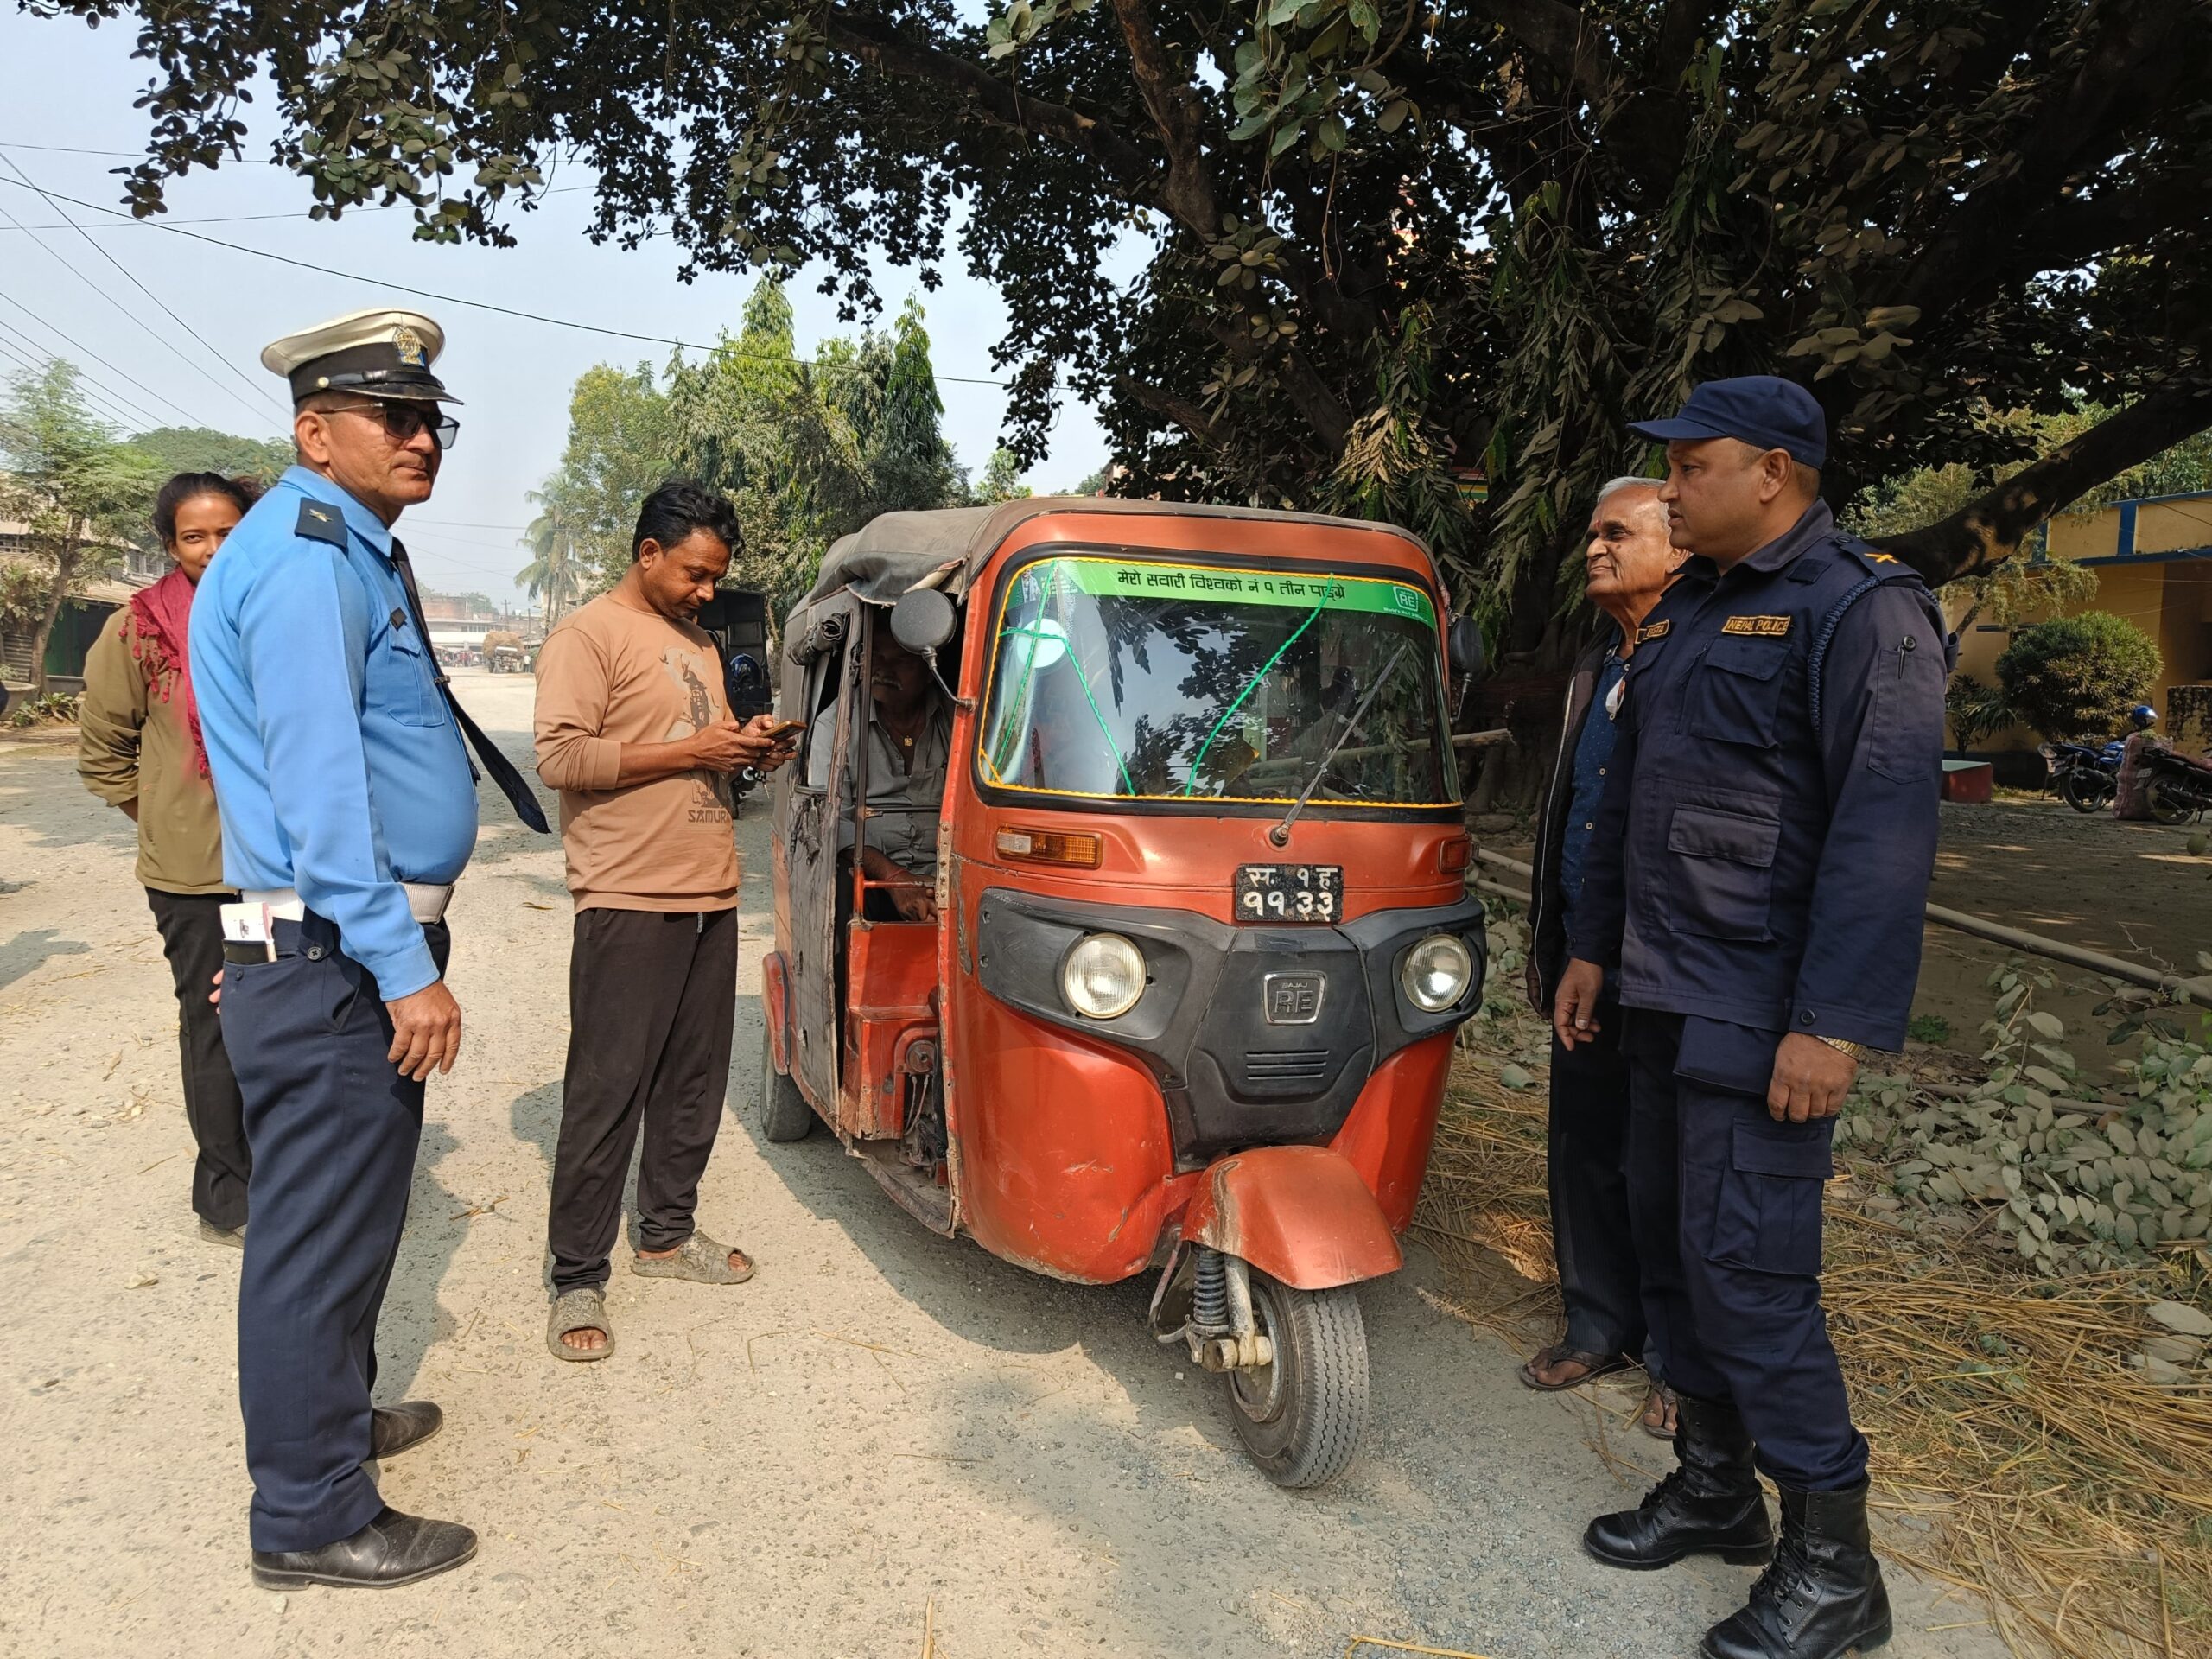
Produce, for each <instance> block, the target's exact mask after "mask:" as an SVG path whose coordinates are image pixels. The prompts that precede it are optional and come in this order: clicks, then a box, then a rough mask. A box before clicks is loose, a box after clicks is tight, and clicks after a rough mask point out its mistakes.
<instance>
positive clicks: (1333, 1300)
mask: <svg viewBox="0 0 2212 1659" xmlns="http://www.w3.org/2000/svg"><path fill="white" fill-rule="evenodd" d="M1252 1314H1253V1318H1254V1319H1255V1320H1256V1321H1257V1322H1258V1324H1259V1327H1260V1334H1261V1335H1262V1336H1264V1337H1267V1338H1269V1339H1270V1340H1271V1341H1272V1342H1273V1343H1274V1363H1273V1364H1269V1365H1262V1366H1259V1367H1257V1368H1255V1369H1254V1370H1245V1371H1230V1372H1229V1373H1227V1376H1226V1381H1227V1383H1228V1388H1229V1410H1230V1416H1231V1417H1232V1418H1233V1419H1234V1420H1235V1421H1236V1438H1237V1439H1238V1440H1242V1441H1243V1442H1244V1449H1245V1451H1247V1452H1249V1453H1250V1454H1251V1457H1252V1461H1253V1462H1255V1463H1256V1464H1258V1465H1260V1470H1261V1472H1262V1473H1263V1474H1264V1475H1266V1476H1267V1478H1268V1479H1269V1480H1272V1481H1273V1482H1274V1484H1276V1485H1278V1486H1287V1487H1291V1488H1294V1489H1296V1488H1303V1487H1309V1486H1320V1485H1325V1484H1327V1483H1328V1482H1330V1481H1332V1480H1334V1479H1335V1478H1337V1477H1338V1475H1340V1474H1342V1473H1343V1472H1344V1468H1345V1466H1346V1465H1348V1464H1350V1463H1351V1459H1352V1454H1353V1453H1354V1452H1357V1451H1358V1450H1359V1440H1360V1436H1361V1435H1363V1433H1366V1432H1367V1411H1368V1381H1367V1326H1366V1324H1365V1322H1364V1321H1363V1319H1361V1318H1360V1313H1359V1298H1358V1296H1357V1294H1355V1293H1354V1291H1353V1290H1352V1287H1351V1286H1350V1285H1340V1286H1338V1287H1337V1288H1335V1289H1333V1290H1293V1289H1292V1288H1291V1287H1289V1286H1287V1285H1282V1284H1278V1283H1276V1282H1275V1281H1274V1280H1273V1279H1270V1278H1268V1275H1267V1274H1263V1273H1261V1272H1259V1271H1258V1270H1257V1269H1256V1268H1255V1269H1254V1271H1253V1273H1252Z"/></svg>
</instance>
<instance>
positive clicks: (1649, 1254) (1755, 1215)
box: [1553, 376, 1947, 1659]
mask: <svg viewBox="0 0 2212 1659" xmlns="http://www.w3.org/2000/svg"><path fill="white" fill-rule="evenodd" d="M1630 430H1631V431H1634V432H1637V433H1639V434H1641V435H1643V436H1646V437H1649V438H1652V439H1655V440H1656V441H1659V442H1663V443H1665V444H1666V446H1667V481H1666V483H1665V485H1664V486H1663V487H1662V491H1661V496H1660V499H1662V500H1663V501H1664V502H1665V503H1666V504H1667V510H1668V517H1669V533H1670V536H1671V538H1672V539H1673V541H1674V543H1675V545H1676V546H1678V547H1682V548H1687V549H1688V550H1689V551H1690V552H1691V554H1692V557H1691V558H1690V559H1689V560H1688V563H1686V564H1685V565H1684V567H1683V573H1682V575H1681V579H1680V580H1679V581H1678V582H1676V583H1675V586H1674V588H1672V589H1671V590H1670V591H1669V594H1668V595H1667V597H1666V598H1665V599H1663V600H1662V601H1660V603H1659V605H1658V606H1657V607H1656V608H1655V609H1654V611H1653V612H1652V613H1651V616H1650V619H1649V620H1648V621H1647V622H1646V623H1645V625H1644V627H1643V632H1642V633H1641V634H1640V636H1639V640H1640V643H1639V645H1638V646H1637V652H1636V656H1635V658H1634V660H1633V661H1632V663H1631V664H1630V669H1629V672H1628V676H1627V679H1626V683H1625V690H1624V702H1623V707H1622V710H1621V715H1620V719H1619V721H1618V727H1619V735H1618V741H1617V745H1616V747H1615V750H1614V763H1613V765H1612V766H1611V778H1610V779H1608V785H1607V789H1606V792H1605V797H1604V800H1603V803H1602V804H1601V806H1600V808H1599V822H1598V829H1597V833H1596V834H1595V835H1593V836H1592V838H1591V849H1592V850H1591V854H1590V861H1589V865H1588V868H1587V871H1586V877H1585V882H1584V887H1583V893H1582V902H1581V903H1580V905H1579V906H1577V907H1576V910H1575V914H1574V920H1573V931H1572V936H1571V938H1569V940H1568V954H1569V956H1570V957H1571V958H1572V960H1571V961H1570V963H1569V964H1568V967H1567V972H1566V974H1565V975H1564V976H1562V979H1561V982H1560V988H1559V992H1558V994H1557V996H1556V998H1555V1000H1554V1005H1553V1020H1554V1028H1555V1029H1556V1030H1557V1032H1558V1033H1559V1037H1560V1041H1561V1042H1562V1043H1563V1044H1566V1045H1567V1046H1570V1047H1571V1046H1573V1045H1574V1044H1575V1043H1576V1042H1578V1041H1586V1040H1588V1039H1589V1037H1590V1036H1591V1034H1592V1032H1593V1031H1594V1029H1595V1027H1596V1013H1595V1010H1596V1008H1597V1004H1598V997H1599V989H1600V987H1601V985H1602V984H1603V982H1604V980H1605V975H1606V972H1607V970H1608V969H1611V970H1613V971H1614V972H1615V974H1616V976H1617V977H1616V980H1615V982H1616V983H1617V984H1618V988H1619V995H1620V1001H1621V1004H1622V1007H1623V1013H1622V1015H1621V1019H1622V1020H1623V1026H1624V1030H1623V1039H1624V1041H1623V1047H1624V1052H1626V1053H1627V1054H1628V1055H1629V1056H1630V1063H1631V1066H1632V1068H1633V1069H1632V1071H1631V1076H1630V1129H1629V1181H1630V1226H1631V1230H1633V1232H1634V1234H1635V1236H1636V1241H1637V1255H1638V1256H1639V1258H1640V1261H1641V1262H1642V1266H1643V1295H1644V1301H1645V1316H1646V1319H1647V1320H1648V1322H1649V1325H1650V1327H1651V1331H1652V1333H1653V1335H1654V1336H1655V1337H1656V1338H1657V1339H1658V1340H1659V1342H1660V1344H1661V1346H1662V1350H1663V1351H1664V1352H1665V1354H1666V1356H1667V1373H1668V1380H1669V1382H1670V1383H1673V1384H1674V1385H1675V1387H1676V1388H1677V1389H1679V1390H1680V1392H1681V1429H1680V1431H1679V1433H1677V1435H1676V1436H1675V1453H1676V1456H1677V1458H1678V1459H1679V1463H1680V1467H1678V1468H1677V1469H1675V1471H1674V1472H1672V1473H1671V1474H1669V1476H1668V1477H1667V1478H1666V1479H1665V1480H1664V1481H1662V1482H1661V1483H1660V1484H1659V1485H1658V1487H1657V1488H1656V1489H1655V1490H1654V1491H1652V1492H1651V1494H1650V1495H1649V1497H1646V1498H1645V1499H1644V1501H1643V1505H1642V1507H1641V1508H1639V1509H1637V1510H1630V1511H1627V1512H1625V1513H1623V1514H1618V1515H1607V1516H1599V1518H1598V1519H1597V1520H1596V1521H1594V1522H1592V1523H1591V1525H1590V1527H1589V1529H1588V1531H1587V1532H1586V1534H1585V1535H1584V1546H1585V1548H1586V1549H1588V1551H1589V1552H1590V1553H1591V1554H1592V1555H1594V1556H1595V1557H1597V1558H1598V1559H1599V1560H1602V1561H1605V1562H1607V1563H1609V1564H1611V1565H1612V1566H1615V1567H1633V1568H1649V1567H1664V1566H1667V1565H1668V1564H1669V1563H1670V1562H1673V1561H1675V1560H1680V1559H1681V1558H1682V1557H1683V1556H1685V1555H1688V1554H1717V1555H1719V1556H1720V1557H1721V1558H1722V1559H1723V1560H1731V1561H1743V1562H1758V1561H1765V1562H1769V1563H1770V1565H1769V1566H1768V1567H1767V1570H1766V1572H1765V1573H1763V1574H1762V1575H1761V1576H1760V1578H1759V1580H1758V1582H1757V1584H1755V1585H1754V1586H1753V1587H1752V1590H1751V1596H1750V1599H1749V1600H1748V1602H1747V1604H1746V1605H1745V1606H1744V1607H1743V1608H1742V1609H1741V1610H1739V1611H1737V1612H1736V1613H1734V1614H1733V1615H1732V1616H1731V1617H1730V1618H1727V1619H1726V1620H1724V1621H1722V1622H1721V1623H1720V1624H1717V1625H1715V1626H1714V1627H1713V1629H1712V1630H1709V1631H1708V1632H1707V1634H1706V1637H1705V1641H1704V1644H1703V1648H1702V1649H1701V1651H1702V1652H1703V1653H1704V1654H1705V1655H1707V1659H1752V1656H1761V1659H1766V1656H1774V1659H1779V1656H1783V1655H1788V1656H1790V1659H1834V1656H1839V1655H1841V1654H1843V1653H1845V1652H1846V1651H1847V1650H1849V1649H1854V1648H1856V1649H1866V1648H1872V1647H1874V1646H1876V1645H1878V1644H1879V1643H1882V1642H1884V1641H1885V1640H1887V1639H1888V1637H1889V1635H1890V1622H1891V1621H1890V1608H1889V1601H1888V1598H1887V1596H1886V1593H1885V1591H1884V1589H1883V1586H1882V1575H1881V1570H1880V1568H1879V1567H1878V1565H1877V1564H1876V1562H1875V1560H1874V1557H1873V1554H1872V1548H1871V1547H1870V1545H1869V1543H1868V1540H1867V1532H1866V1440H1864V1438H1862V1437H1861V1436H1860V1435H1859V1433H1858V1431H1857V1430H1856V1429H1854V1428H1853V1427H1852V1424H1851V1414H1850V1405H1849V1402H1848V1400H1847V1397H1846V1395H1845V1391H1844V1383H1843V1374H1842V1371H1841V1370H1840V1367H1839V1366H1838V1364H1837V1363H1836V1357H1835V1350H1834V1347H1833V1346H1832V1345H1831V1344H1830V1343H1829V1341H1828V1333H1827V1319H1826V1318H1825V1317H1824V1315H1823V1314H1822V1313H1821V1284H1820V1272H1821V1184H1822V1182H1823V1181H1824V1180H1825V1179H1827V1176H1828V1174H1829V1173H1830V1163H1829V1142H1830V1139H1831V1137H1832V1135H1833V1133H1834V1123H1835V1116H1834V1115H1835V1113H1836V1111H1837V1109H1839V1108H1840V1106H1841V1104H1842V1103H1843V1098H1844V1096H1845V1094H1846V1092H1847V1090H1848V1089H1849V1088H1850V1086H1851V1080H1852V1077H1853V1074H1854V1072H1855V1071H1856V1069H1857V1066H1858V1062H1859V1057H1860V1054H1861V1052H1862V1047H1861V1046H1862V1045H1864V1046H1871V1047H1875V1048H1884V1049H1898V1048H1902V1047H1903V1046H1904V1034H1905V1020H1906V1015H1907V1013H1908V1010H1909V1009H1910V1007H1911V1003H1912V993H1913V986H1914V982H1915V981H1916V979H1917V977H1918V976H1919V971H1920V942H1921V928H1922V905H1923V901H1924V900H1925V899H1926V896H1927V891H1928V880H1929V871H1930V868H1931V867H1932V865H1933V863H1934V861H1935V852H1936V796H1937V787H1938V777H1939V772H1940V767H1941V764H1942V721H1943V683H1944V680H1945V678H1946V674H1947V661H1946V658H1947V639H1946V634H1945V630H1944V626H1943V620H1942V613H1941V612H1940V611H1939V610H1938V609H1937V608H1936V601H1935V600H1934V599H1933V598H1932V597H1931V596H1930V595H1929V592H1928V589H1927V588H1926V587H1925V586H1924V585H1923V583H1922V582H1921V580H1920V578H1919V577H1918V576H1917V575H1914V574H1913V573H1912V572H1911V571H1910V570H1909V569H1906V567H1905V566H1904V565H1903V564H1901V563H1897V560H1895V559H1894V558H1892V557H1891V556H1889V555H1887V554H1885V553H1881V552H1878V551H1876V550H1873V549H1872V548H1869V547H1867V546H1866V545H1865V544H1864V543H1860V542H1858V541H1855V540H1853V538H1851V537H1847V536H1845V535H1842V534H1840V533H1839V532H1838V531H1837V530H1836V528H1835V524H1834V519H1833V518H1831V517H1830V515H1829V512H1828V509H1827V506H1826V505H1824V504H1823V503H1822V502H1821V499H1820V494H1819V489H1820V471H1819V469H1820V467H1821V463H1822V461H1824V460H1825V459H1826V453H1827V428H1826V423H1825V421H1824V420H1823V418H1822V416H1821V410H1820V406H1819V405H1818V404H1816V403H1815V401H1814V400H1813V398H1812V397H1811V396H1810V395H1809V394H1808V392H1806V391H1804V390H1803V389H1802V387H1799V386H1797V385H1793V384H1791V383H1789V382H1788V381H1784V380H1780V379H1776V378H1771V377H1766V376H1758V377H1753V378H1745V379H1738V380H1721V381H1713V382H1710V383H1708V384H1707V385H1701V386H1700V387H1698V388H1697V389H1696V390H1695V391H1694V392H1692V393H1691V395H1690V397H1689V400H1688V404H1686V405H1685V406H1684V408H1683V409H1682V411H1681V414H1680V415H1679V416H1676V417H1675V419H1673V420H1669V421H1657V422H1652V423H1646V424H1643V425H1637V426H1634V427H1631V428H1630ZM1760 1471H1764V1472H1765V1473H1766V1474H1767V1475H1768V1476H1769V1477H1770V1478H1772V1479H1773V1481H1774V1483H1775V1484H1776V1485H1777V1487H1778V1488H1779V1489H1780V1491H1781V1494H1782V1534H1781V1538H1780V1541H1779V1542H1778V1544H1777V1541H1776V1539H1775V1535H1774V1532H1773V1529H1772V1526H1771V1523H1770V1521H1769V1519H1768V1516H1767V1511H1766V1506H1765V1503H1764V1499H1763V1497H1761V1494H1760V1488H1759V1482H1758V1474H1759V1472H1760Z"/></svg>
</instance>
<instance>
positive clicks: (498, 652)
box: [484, 628, 530, 674]
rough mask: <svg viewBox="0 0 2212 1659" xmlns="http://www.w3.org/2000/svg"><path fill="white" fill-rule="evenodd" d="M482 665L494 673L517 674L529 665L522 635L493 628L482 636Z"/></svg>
mask: <svg viewBox="0 0 2212 1659" xmlns="http://www.w3.org/2000/svg"><path fill="white" fill-rule="evenodd" d="M484 665H485V666H486V668H488V669H490V670H491V671H493V673H494V674H519V673H521V672H522V671H524V669H525V668H527V667H529V666H530V658H529V656H528V654H527V653H526V652H524V649H523V643H522V635H520V634H518V633H510V632H506V631H505V630H504V629H500V628H494V629H493V630H492V631H491V632H489V633H487V634H486V635H485V636H484Z"/></svg>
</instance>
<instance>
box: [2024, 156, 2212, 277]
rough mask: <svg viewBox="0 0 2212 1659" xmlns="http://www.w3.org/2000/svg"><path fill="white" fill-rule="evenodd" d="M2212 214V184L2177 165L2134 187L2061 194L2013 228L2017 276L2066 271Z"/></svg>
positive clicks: (2108, 187) (2197, 221)
mask: <svg viewBox="0 0 2212 1659" xmlns="http://www.w3.org/2000/svg"><path fill="white" fill-rule="evenodd" d="M2208 218H2212V183H2208V182H2207V181H2206V178H2205V175H2203V174H2202V173H2201V172H2195V171H2190V170H2188V169H2185V168H2175V169H2173V170H2172V171H2170V172H2167V173H2164V174H2162V175H2159V176H2158V177H2157V178H2154V179H2149V180H2145V181H2143V182H2142V183H2139V184H2136V185H2133V186H2107V187H2102V188H2099V190H2098V191H2097V192H2096V194H2094V195H2091V196H2088V197H2087V198H2083V197H2081V196H2073V195H2069V196H2065V197H2063V198H2061V199H2060V200H2057V201H2055V202H2053V203H2051V204H2050V206H2049V207H2045V208H2044V210H2043V211H2042V212H2041V213H2037V214H2036V215H2035V216H2034V217H2033V218H2032V219H2029V220H2028V221H2027V222H2026V223H2024V224H2023V225H2021V226H2018V229H2017V230H2016V231H2015V232H2014V236H2015V238H2016V239H2015V241H2014V244H2013V245H2014V248H2015V250H2016V255H2017V257H2015V258H2014V259H2013V260H2012V262H2011V264H2012V270H2013V271H2014V273H2015V274H2016V275H2018V276H2023V277H2032V276H2034V275H2036V274H2037V272H2039V271H2045V270H2070V269H2072V268H2073V267H2075V266H2076V265H2081V264H2087V263H2088V261H2089V260H2091V259H2094V257H2097V256H2098V255H2099V254H2101V253H2109V252H2110V251H2112V250H2113V249H2114V248H2123V247H2127V246H2129V245H2133V244H2135V243H2139V242H2144V241H2147V240H2148V239H2149V238H2152V237H2153V236H2156V235H2158V233H2159V232H2162V231H2170V230H2175V229H2178V228H2179V227H2181V226H2186V225H2201V224H2202V223H2203V222H2204V221H2205V220H2206V219H2208Z"/></svg>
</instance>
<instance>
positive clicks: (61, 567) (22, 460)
mask: <svg viewBox="0 0 2212 1659" xmlns="http://www.w3.org/2000/svg"><path fill="white" fill-rule="evenodd" d="M9 385H10V390H9V393H8V396H7V397H6V399H5V400H4V401H0V456H4V457H5V459H6V461H7V466H8V470H7V471H6V472H5V473H4V474H0V515H4V516H5V517H8V518H17V519H21V520H22V522H23V523H24V524H25V525H26V526H27V527H28V531H29V543H30V549H31V554H32V557H33V560H34V561H35V568H36V569H39V571H40V572H41V574H42V575H44V576H45V578H46V581H45V592H44V594H43V596H42V600H41V603H40V605H39V608H38V610H37V613H35V615H34V616H33V618H32V620H31V677H32V683H33V687H34V695H35V696H45V695H46V644H47V641H48V639H50V638H52V637H53V633H54V620H55V619H56V618H57V617H59V616H60V614H61V607H62V603H63V601H66V600H67V598H68V596H69V590H70V589H71V588H73V587H75V586H76V585H77V584H78V583H79V582H83V581H85V580H86V579H87V578H88V577H92V576H97V575H105V574H107V573H108V572H110V571H112V570H113V569H115V568H116V566H117V564H118V563H119V551H118V546H117V543H118V540H119V539H120V538H121V537H123V536H124V535H126V534H128V533H129V532H130V531H131V530H134V529H137V528H139V527H140V524H141V521H143V518H144V516H145V513H146V510H147V508H148V507H149V505H150V504H151V503H152V500H153V498H154V492H155V491H156V489H157V488H158V487H159V486H160V484H161V479H162V473H161V470H160V468H159V467H157V466H156V464H155V462H154V461H151V460H150V459H149V458H148V457H147V456H145V455H144V454H141V453H139V452H138V451H137V450H136V449H134V448H130V446H129V445H127V444H123V443H118V442H116V440H115V435H114V434H113V433H112V432H111V430H110V429H108V428H107V427H106V426H105V425H104V424H103V423H101V422H100V420H99V417H98V416H95V415H94V414H93V413H92V410H91V409H90V408H89V407H88V406H87V404H86V402H85V398H84V395H83V393H82V392H81V391H79V387H78V374H77V371H76V369H75V367H74V366H73V365H70V364H68V363H65V362H60V361H59V360H57V361H54V362H52V363H49V364H48V365H47V366H46V367H45V368H44V369H42V370H39V371H35V372H34V371H29V370H26V371H23V372H19V373H17V374H16V375H15V376H13V377H12V378H11V379H10V383H9Z"/></svg>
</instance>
